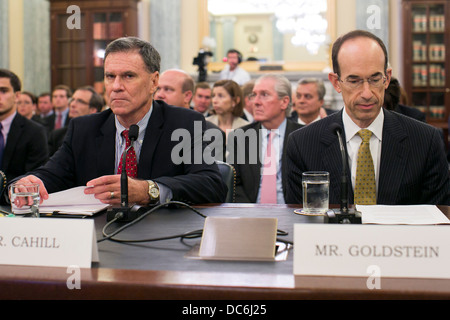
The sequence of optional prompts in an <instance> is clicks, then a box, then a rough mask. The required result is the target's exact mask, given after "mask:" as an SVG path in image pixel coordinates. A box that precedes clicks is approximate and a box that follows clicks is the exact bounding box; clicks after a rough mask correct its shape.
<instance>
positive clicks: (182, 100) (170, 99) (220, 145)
mask: <svg viewBox="0 0 450 320" xmlns="http://www.w3.org/2000/svg"><path fill="white" fill-rule="evenodd" d="M193 88H194V79H192V77H191V76H190V75H189V74H187V73H186V72H185V71H183V70H178V69H170V70H167V71H164V72H163V73H162V74H161V76H160V77H159V84H158V88H157V90H156V94H155V99H156V100H162V101H164V102H165V103H167V104H169V105H172V106H175V107H182V108H186V109H190V108H191V107H190V103H191V101H190V99H191V98H192V90H193ZM204 128H205V129H206V130H210V129H212V130H217V135H212V137H216V136H220V137H221V140H222V141H220V140H215V139H214V140H213V143H212V145H214V146H215V144H217V148H213V149H214V150H213V152H212V155H213V157H214V158H215V159H216V160H220V161H223V160H225V158H224V155H225V149H226V145H225V140H226V137H225V131H222V130H221V129H220V128H219V127H218V126H217V125H216V124H214V123H212V122H210V121H206V122H205V127H204ZM210 133H215V132H210ZM212 137H211V138H212ZM208 141H210V140H209V139H208ZM216 151H217V152H216Z"/></svg>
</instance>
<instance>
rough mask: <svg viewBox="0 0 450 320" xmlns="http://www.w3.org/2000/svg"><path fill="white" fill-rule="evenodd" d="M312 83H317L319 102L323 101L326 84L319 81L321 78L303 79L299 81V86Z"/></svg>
mask: <svg viewBox="0 0 450 320" xmlns="http://www.w3.org/2000/svg"><path fill="white" fill-rule="evenodd" d="M310 83H315V84H316V87H317V95H318V96H319V100H323V99H324V98H325V93H326V89H325V84H324V82H323V80H322V79H319V78H302V79H300V80H298V82H297V86H299V85H302V84H310Z"/></svg>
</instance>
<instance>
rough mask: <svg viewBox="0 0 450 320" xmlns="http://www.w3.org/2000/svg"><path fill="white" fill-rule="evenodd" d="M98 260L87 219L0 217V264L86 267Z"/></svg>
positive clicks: (93, 229) (95, 243)
mask: <svg viewBox="0 0 450 320" xmlns="http://www.w3.org/2000/svg"><path fill="white" fill-rule="evenodd" d="M94 261H98V249H97V241H96V235H95V228H94V221H93V220H90V219H58V218H37V219H36V218H0V264H2V265H27V266H48V267H68V266H71V265H76V266H78V267H80V268H90V267H91V263H92V262H94Z"/></svg>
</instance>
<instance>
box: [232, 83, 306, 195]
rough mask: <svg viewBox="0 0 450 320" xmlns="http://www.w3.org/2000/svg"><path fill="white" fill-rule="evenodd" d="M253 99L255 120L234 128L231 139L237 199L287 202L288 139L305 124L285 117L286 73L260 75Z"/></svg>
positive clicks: (288, 96)
mask: <svg viewBox="0 0 450 320" xmlns="http://www.w3.org/2000/svg"><path fill="white" fill-rule="evenodd" d="M250 99H251V100H252V103H253V105H254V109H253V114H254V119H255V122H253V123H251V124H248V125H246V126H243V127H242V128H238V129H235V130H234V131H233V132H231V133H230V136H229V139H228V152H229V157H228V159H227V160H228V161H227V162H229V163H230V164H232V165H233V166H234V167H235V169H236V202H251V203H285V193H286V180H287V177H286V175H285V174H284V172H283V167H284V161H285V151H286V145H287V139H288V136H289V134H290V133H291V132H293V131H295V130H297V129H299V128H301V127H302V125H300V124H298V123H296V122H293V121H291V120H288V119H287V118H286V115H287V114H289V112H290V106H291V84H290V82H289V80H288V79H286V78H285V77H283V76H278V75H264V76H261V77H260V78H258V79H257V80H256V82H255V85H254V87H253V92H252V94H251V95H250ZM272 156H273V158H272Z"/></svg>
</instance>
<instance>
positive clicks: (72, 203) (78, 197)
mask: <svg viewBox="0 0 450 320" xmlns="http://www.w3.org/2000/svg"><path fill="white" fill-rule="evenodd" d="M86 188H87V187H84V186H81V187H75V188H72V189H67V190H64V191H60V192H54V193H50V194H49V197H48V199H47V200H44V202H43V203H42V204H41V205H40V206H39V211H40V212H42V213H52V212H58V213H60V214H81V215H83V214H85V215H92V214H94V213H97V212H99V211H101V210H103V209H105V208H106V207H108V205H107V204H104V203H102V202H101V201H100V200H98V199H95V197H94V195H93V194H85V193H84V189H86Z"/></svg>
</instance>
